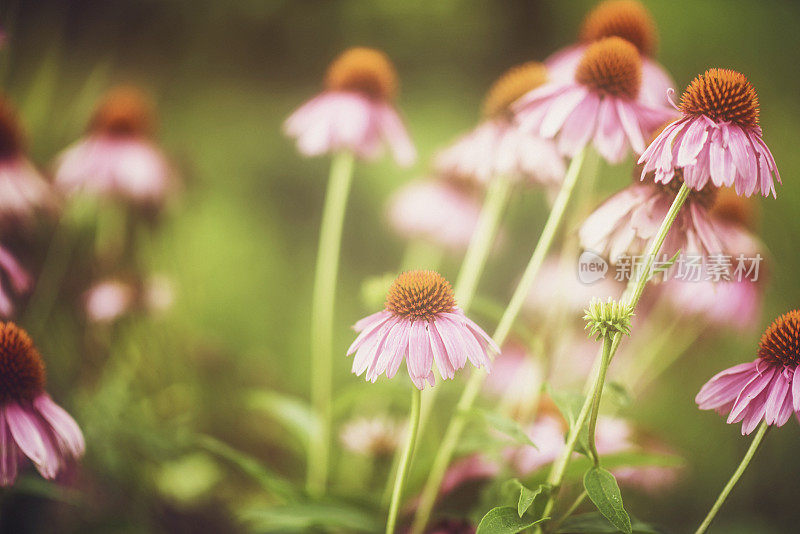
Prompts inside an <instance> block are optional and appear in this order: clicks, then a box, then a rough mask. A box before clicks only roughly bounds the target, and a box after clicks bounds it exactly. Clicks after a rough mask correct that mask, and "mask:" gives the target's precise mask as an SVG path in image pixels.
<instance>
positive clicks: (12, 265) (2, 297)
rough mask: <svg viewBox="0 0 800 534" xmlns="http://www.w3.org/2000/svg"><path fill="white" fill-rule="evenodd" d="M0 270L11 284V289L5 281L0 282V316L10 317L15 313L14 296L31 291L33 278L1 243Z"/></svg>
mask: <svg viewBox="0 0 800 534" xmlns="http://www.w3.org/2000/svg"><path fill="white" fill-rule="evenodd" d="M0 272H2V273H3V274H4V275H5V277H6V279H7V280H8V283H9V285H10V286H11V288H10V289H11V291H9V288H8V287H6V284H5V283H4V282H3V283H0V316H1V317H4V318H8V317H11V315H12V314H13V313H14V304H13V300H12V299H13V296H15V295H16V296H20V295H23V294H25V293H27V292H28V291H30V289H31V286H32V284H33V280H31V277H30V275H29V274H28V273H27V271H25V269H24V268H23V267H22V266H21V265H20V264H19V262H17V260H16V258H14V256H13V255H12V254H11V253H10V252H9V251H8V250H6V249H5V248H4V247H3V246H2V245H0Z"/></svg>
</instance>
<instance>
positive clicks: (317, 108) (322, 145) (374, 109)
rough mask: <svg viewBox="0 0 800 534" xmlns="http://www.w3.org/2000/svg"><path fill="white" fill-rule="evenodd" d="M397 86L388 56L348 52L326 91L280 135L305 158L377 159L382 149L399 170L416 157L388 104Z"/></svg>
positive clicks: (337, 64) (327, 79) (290, 120)
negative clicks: (333, 155)
mask: <svg viewBox="0 0 800 534" xmlns="http://www.w3.org/2000/svg"><path fill="white" fill-rule="evenodd" d="M397 85H398V82H397V73H396V72H395V69H394V66H393V65H392V63H391V61H390V60H389V58H388V57H387V56H386V54H384V53H383V52H381V51H379V50H374V49H371V48H362V47H356V48H351V49H349V50H346V51H345V52H344V53H342V54H341V55H340V56H339V57H337V58H336V59H335V60H334V61H333V63H331V65H330V67H329V68H328V73H327V76H326V77H325V90H324V91H323V92H322V93H320V94H319V95H317V96H315V97H314V98H312V99H311V100H309V101H308V102H306V103H305V104H303V105H302V106H301V107H300V108H299V109H298V110H297V111H295V112H294V113H292V115H291V116H290V117H289V118H288V119H287V120H286V122H285V123H284V125H283V126H284V131H285V133H286V134H287V135H289V136H290V137H293V138H295V139H296V140H297V148H298V149H299V150H300V152H301V153H302V154H304V155H306V156H318V155H321V154H329V153H333V152H339V151H349V152H352V153H353V154H355V155H356V156H358V157H360V158H364V159H375V158H376V157H377V156H378V155H380V153H381V151H382V149H383V145H384V143H385V144H386V145H387V146H388V147H389V149H390V150H391V152H392V154H393V155H394V158H395V160H396V161H397V163H398V164H399V165H402V166H408V165H411V164H412V163H414V160H415V159H416V151H415V149H414V145H413V144H412V143H411V140H410V139H409V137H408V133H406V129H405V126H403V121H402V120H401V119H400V116H399V115H398V114H397V111H395V108H394V106H393V103H392V101H393V99H394V97H395V94H396V93H397Z"/></svg>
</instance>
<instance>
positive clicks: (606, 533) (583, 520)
mask: <svg viewBox="0 0 800 534" xmlns="http://www.w3.org/2000/svg"><path fill="white" fill-rule="evenodd" d="M631 531H632V532H633V534H660V533H661V531H660V530H657V529H656V528H654V527H652V526H650V525H648V524H647V523H643V522H642V521H639V520H638V519H636V518H631ZM555 532H556V534H615V533H617V532H619V529H617V527H615V526H614V525H612V524H611V523H609V521H608V519H606V518H605V517H603V515H602V514H600V513H599V512H591V513H588V514H579V515H573V516H570V517H568V518H567V519H566V520H564V522H563V523H561V525H559V527H558V529H557V530H556V531H555Z"/></svg>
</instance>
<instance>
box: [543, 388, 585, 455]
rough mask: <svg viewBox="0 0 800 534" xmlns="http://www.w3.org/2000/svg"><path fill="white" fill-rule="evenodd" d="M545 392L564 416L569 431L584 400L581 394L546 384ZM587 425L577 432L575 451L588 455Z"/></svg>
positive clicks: (576, 419)
mask: <svg viewBox="0 0 800 534" xmlns="http://www.w3.org/2000/svg"><path fill="white" fill-rule="evenodd" d="M547 392H548V394H549V395H550V398H551V399H553V402H555V404H556V407H557V408H558V411H559V412H561V415H562V416H564V419H566V420H567V423H569V428H570V431H571V430H572V428H573V427H574V426H575V423H576V422H577V421H578V415H580V413H581V408H582V407H583V403H584V401H585V400H586V397H584V396H583V395H582V394H580V393H578V392H575V391H556V390H554V389H552V388H551V387H549V386H548V388H547ZM588 451H589V425H588V424H584V425H583V428H581V431H580V434H578V441H577V442H576V443H575V452H578V453H580V454H583V455H584V456H588V455H589V452H588Z"/></svg>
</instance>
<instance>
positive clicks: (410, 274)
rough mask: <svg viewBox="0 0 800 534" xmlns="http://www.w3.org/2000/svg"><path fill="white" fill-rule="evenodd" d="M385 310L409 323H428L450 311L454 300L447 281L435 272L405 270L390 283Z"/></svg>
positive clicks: (454, 306) (452, 309)
mask: <svg viewBox="0 0 800 534" xmlns="http://www.w3.org/2000/svg"><path fill="white" fill-rule="evenodd" d="M386 309H387V310H388V311H390V312H392V313H393V314H394V315H397V316H399V317H404V318H406V319H410V320H411V321H415V320H424V321H430V320H431V319H434V318H435V317H437V316H438V315H439V314H442V313H448V312H452V311H454V310H455V309H456V299H455V296H454V295H453V288H452V287H450V282H448V281H447V280H445V279H444V277H443V276H442V275H440V274H439V273H437V272H436V271H407V272H404V273H402V274H401V275H400V276H398V277H397V278H396V279H395V281H394V282H392V286H391V287H390V288H389V294H388V295H387V296H386Z"/></svg>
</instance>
